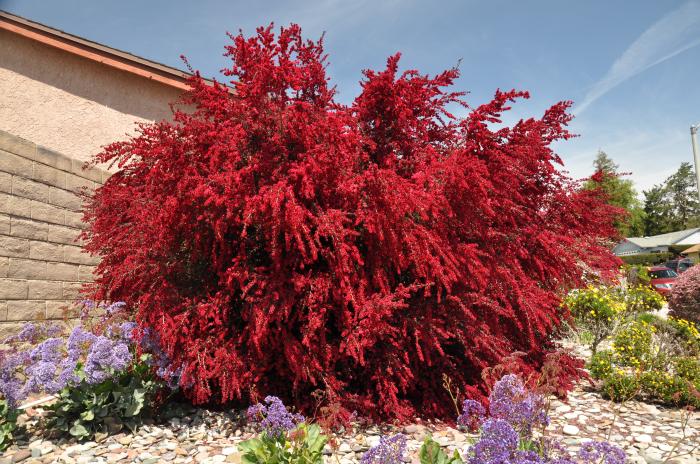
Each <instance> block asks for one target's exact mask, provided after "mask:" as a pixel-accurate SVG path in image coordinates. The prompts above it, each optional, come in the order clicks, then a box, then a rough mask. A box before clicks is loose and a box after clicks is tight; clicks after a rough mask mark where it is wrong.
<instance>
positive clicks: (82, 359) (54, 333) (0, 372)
mask: <svg viewBox="0 0 700 464" xmlns="http://www.w3.org/2000/svg"><path fill="white" fill-rule="evenodd" d="M100 310H101V311H100ZM98 311H100V312H101V313H102V317H101V318H99V319H97V320H95V318H94V317H93V316H94V315H95V313H96V312H98ZM124 311H125V307H124V303H122V302H117V303H113V304H110V305H107V306H100V305H98V304H96V303H94V302H91V301H85V302H83V307H82V312H81V324H80V325H78V326H76V327H74V328H73V329H72V330H70V331H67V329H65V328H64V327H62V326H60V325H58V324H33V323H27V324H26V325H25V326H24V327H23V328H22V330H21V331H20V332H19V333H18V334H16V335H14V336H12V337H9V338H8V339H6V340H4V342H3V345H4V346H5V347H6V348H4V349H2V350H0V395H2V396H3V397H4V398H5V399H6V400H7V402H8V405H9V406H10V407H11V408H15V407H17V406H18V405H19V404H20V403H21V402H22V401H23V400H25V399H26V398H27V397H28V396H29V395H31V394H39V393H48V394H54V393H57V392H59V391H61V390H62V389H64V388H66V387H73V386H77V385H79V384H80V383H81V382H83V381H85V382H86V383H88V384H91V385H95V384H99V383H102V382H104V381H106V380H108V379H110V378H112V377H113V376H114V375H115V374H118V373H120V372H122V371H124V370H125V369H127V368H128V367H129V366H130V365H131V363H132V362H133V361H134V353H135V351H136V350H135V347H136V345H137V342H141V345H142V347H141V348H142V351H143V352H146V353H149V357H148V363H149V364H150V365H152V366H153V367H155V369H156V370H157V371H158V372H157V374H158V375H160V376H161V377H163V378H165V379H167V380H169V381H170V382H171V383H177V377H178V376H177V374H178V373H177V372H173V371H172V370H171V369H170V367H169V366H170V363H169V359H168V357H167V356H166V355H165V353H164V352H163V351H162V350H161V348H160V346H159V345H158V343H157V340H156V339H155V338H154V337H152V336H150V335H149V333H150V332H149V331H147V330H145V331H142V332H143V333H139V331H138V330H137V326H136V323H134V322H131V321H126V320H124V317H123V316H124ZM93 325H94V328H93V327H92V326H93Z"/></svg>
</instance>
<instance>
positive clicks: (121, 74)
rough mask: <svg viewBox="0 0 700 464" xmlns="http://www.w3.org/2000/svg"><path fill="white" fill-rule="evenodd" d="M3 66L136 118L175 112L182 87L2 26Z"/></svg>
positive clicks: (161, 116)
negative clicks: (57, 46) (117, 66)
mask: <svg viewBox="0 0 700 464" xmlns="http://www.w3.org/2000/svg"><path fill="white" fill-rule="evenodd" d="M0 44H2V46H0V66H1V67H3V68H5V69H8V70H10V71H13V72H15V73H17V74H20V75H22V76H26V77H28V78H30V79H33V80H36V81H39V82H42V83H44V84H47V85H49V86H51V87H55V88H57V89H61V90H63V91H65V92H68V93H70V94H73V95H76V96H78V97H81V98H84V99H86V100H90V101H93V102H96V103H98V104H100V105H103V106H106V107H109V108H111V109H114V110H116V111H118V112H120V113H124V114H128V115H133V116H135V117H136V118H141V119H146V120H151V121H157V120H161V119H169V118H170V116H171V114H172V113H171V111H170V107H169V106H168V104H169V103H171V102H175V101H176V100H177V99H178V97H179V95H180V93H181V91H180V90H178V89H175V88H173V87H169V86H167V85H164V84H160V83H158V82H154V81H150V80H148V79H146V78H144V77H140V76H136V75H134V74H130V73H128V72H125V71H121V70H118V69H114V68H112V67H109V66H106V65H102V64H100V63H97V62H95V61H92V60H89V59H87V58H82V57H79V56H75V55H72V54H71V53H68V52H65V51H63V50H60V49H57V48H54V47H51V46H48V45H44V44H42V43H39V42H36V41H34V40H31V39H28V38H25V37H22V36H18V35H16V34H13V33H10V32H7V31H4V30H0Z"/></svg>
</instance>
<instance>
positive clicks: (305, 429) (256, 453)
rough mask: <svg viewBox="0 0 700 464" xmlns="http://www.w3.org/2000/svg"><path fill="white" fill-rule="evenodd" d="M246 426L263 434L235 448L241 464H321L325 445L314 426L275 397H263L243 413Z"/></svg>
mask: <svg viewBox="0 0 700 464" xmlns="http://www.w3.org/2000/svg"><path fill="white" fill-rule="evenodd" d="M246 416H247V419H248V422H249V423H250V424H252V425H253V426H254V427H256V428H258V429H259V430H260V431H261V432H262V433H261V435H260V437H259V438H252V439H250V440H246V441H244V442H242V443H240V444H239V445H238V446H239V447H240V449H241V452H242V453H243V455H242V457H241V462H242V463H243V464H269V463H275V462H278V463H289V464H321V463H322V462H323V447H324V445H325V444H326V442H327V441H328V439H327V437H326V436H325V435H323V434H321V429H320V427H319V426H318V425H316V424H307V423H306V420H305V418H304V416H302V415H301V414H295V413H293V412H291V411H289V410H288V409H287V407H286V406H285V405H284V403H282V400H280V399H279V398H277V397H276V396H267V397H265V400H264V404H263V403H257V404H254V405H252V406H250V407H249V408H248V410H247V411H246Z"/></svg>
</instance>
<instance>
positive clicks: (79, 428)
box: [68, 423, 90, 438]
mask: <svg viewBox="0 0 700 464" xmlns="http://www.w3.org/2000/svg"><path fill="white" fill-rule="evenodd" d="M68 433H70V434H71V435H73V436H74V437H77V438H83V437H87V436H88V435H89V434H90V433H89V432H88V430H87V429H86V428H85V427H84V426H83V425H82V424H81V423H76V424H75V425H73V427H71V428H70V430H69V431H68Z"/></svg>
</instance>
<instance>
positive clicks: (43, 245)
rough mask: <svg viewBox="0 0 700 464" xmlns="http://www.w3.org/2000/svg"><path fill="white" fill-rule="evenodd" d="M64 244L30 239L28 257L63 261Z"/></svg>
mask: <svg viewBox="0 0 700 464" xmlns="http://www.w3.org/2000/svg"><path fill="white" fill-rule="evenodd" d="M64 246H65V245H61V244H59V243H51V242H39V241H36V240H32V241H31V242H29V257H30V258H32V259H40V260H42V261H63V255H64V251H63V247H64Z"/></svg>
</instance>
